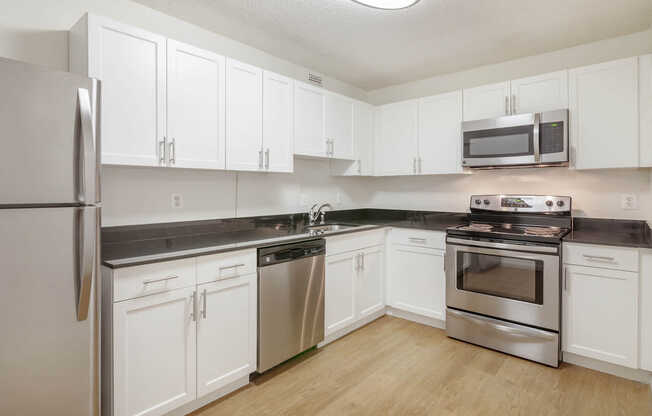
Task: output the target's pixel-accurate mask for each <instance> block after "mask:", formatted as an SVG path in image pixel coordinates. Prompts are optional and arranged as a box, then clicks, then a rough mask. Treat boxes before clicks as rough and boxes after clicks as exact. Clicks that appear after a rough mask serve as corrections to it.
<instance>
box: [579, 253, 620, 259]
mask: <svg viewBox="0 0 652 416" xmlns="http://www.w3.org/2000/svg"><path fill="white" fill-rule="evenodd" d="M582 256H583V257H584V258H586V259H587V260H589V261H616V259H615V258H614V257H608V256H592V255H590V254H582Z"/></svg>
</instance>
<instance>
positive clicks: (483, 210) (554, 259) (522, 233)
mask: <svg viewBox="0 0 652 416" xmlns="http://www.w3.org/2000/svg"><path fill="white" fill-rule="evenodd" d="M470 205H471V214H470V219H471V222H470V224H469V225H464V226H458V227H453V228H449V229H448V232H447V238H446V305H447V311H446V332H447V334H448V336H450V337H452V338H456V339H460V340H463V341H467V342H471V343H473V344H478V345H482V346H485V347H488V348H492V349H495V350H498V351H503V352H506V353H509V354H513V355H517V356H520V357H523V358H527V359H530V360H533V361H538V362H541V363H543V364H547V365H550V366H553V367H557V366H558V365H559V359H560V333H561V331H560V329H561V328H560V327H561V323H560V317H561V312H560V308H561V306H560V298H561V293H560V286H561V284H560V280H561V261H560V257H561V239H562V237H563V236H564V235H566V234H567V233H568V232H569V230H570V229H571V228H572V217H571V198H570V197H566V196H541V195H529V196H524V195H474V196H472V197H471V201H470Z"/></svg>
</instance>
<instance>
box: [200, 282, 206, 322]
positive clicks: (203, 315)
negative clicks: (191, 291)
mask: <svg viewBox="0 0 652 416" xmlns="http://www.w3.org/2000/svg"><path fill="white" fill-rule="evenodd" d="M201 296H202V310H201V317H202V318H204V319H206V289H204V291H203V292H202V294H201Z"/></svg>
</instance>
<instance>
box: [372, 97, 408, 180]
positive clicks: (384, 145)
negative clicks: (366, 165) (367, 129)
mask: <svg viewBox="0 0 652 416" xmlns="http://www.w3.org/2000/svg"><path fill="white" fill-rule="evenodd" d="M377 114H378V117H377V119H376V123H377V126H376V129H377V130H376V131H377V135H376V138H375V143H374V149H375V152H374V154H375V171H376V175H379V176H389V175H412V174H415V173H416V169H417V159H418V152H419V149H418V146H417V128H418V126H417V119H418V101H417V100H410V101H402V102H398V103H392V104H386V105H383V106H381V107H379V108H378V112H377Z"/></svg>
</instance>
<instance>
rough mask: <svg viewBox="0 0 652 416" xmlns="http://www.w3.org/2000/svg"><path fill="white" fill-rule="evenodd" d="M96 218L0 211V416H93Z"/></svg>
mask: <svg viewBox="0 0 652 416" xmlns="http://www.w3.org/2000/svg"><path fill="white" fill-rule="evenodd" d="M98 218H99V209H98V208H94V207H91V208H73V207H67V208H33V209H0V230H1V232H0V265H1V267H2V276H1V277H0V334H2V336H1V337H0V338H1V339H0V397H2V400H0V415H23V416H32V415H34V416H36V415H39V416H42V415H57V416H58V415H62V416H63V415H66V416H68V415H70V416H72V415H74V416H96V415H98V414H99V391H100V390H99V387H100V386H99V354H98V353H99V322H100V316H99V296H98V289H99V285H96V284H95V282H97V279H95V278H93V276H94V275H96V274H97V273H98V262H97V258H98V254H99V253H98V250H97V238H96V237H97V235H98ZM89 239H90V240H89ZM89 271H90V276H89V275H88V273H89Z"/></svg>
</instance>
